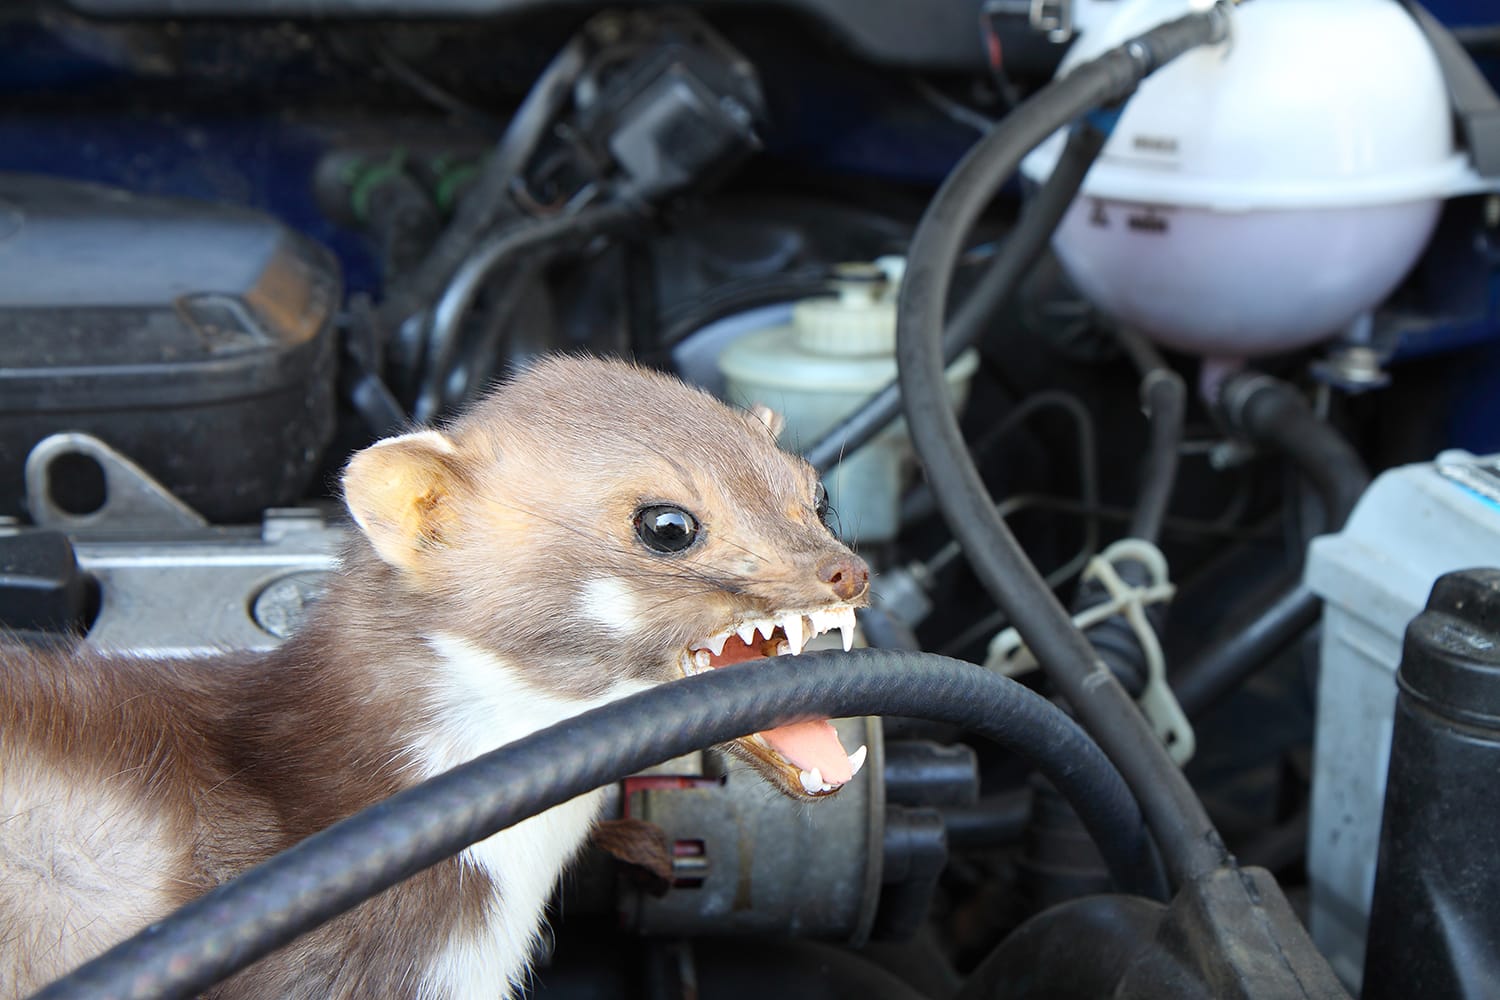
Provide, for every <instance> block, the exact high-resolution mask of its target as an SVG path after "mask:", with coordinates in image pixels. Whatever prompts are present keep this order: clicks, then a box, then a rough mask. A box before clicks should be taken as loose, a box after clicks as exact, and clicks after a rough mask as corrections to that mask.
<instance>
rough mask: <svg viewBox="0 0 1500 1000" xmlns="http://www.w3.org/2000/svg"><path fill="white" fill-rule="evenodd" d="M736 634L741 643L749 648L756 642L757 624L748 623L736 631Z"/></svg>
mask: <svg viewBox="0 0 1500 1000" xmlns="http://www.w3.org/2000/svg"><path fill="white" fill-rule="evenodd" d="M734 634H735V635H737V636H739V637H740V642H743V643H744V644H745V645H747V646H748V645H750V644H751V643H752V642H754V641H755V623H754V622H746V623H745V624H743V625H741V626H740V627H739V628H737V629H735V630H734Z"/></svg>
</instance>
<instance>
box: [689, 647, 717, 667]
mask: <svg viewBox="0 0 1500 1000" xmlns="http://www.w3.org/2000/svg"><path fill="white" fill-rule="evenodd" d="M693 666H695V667H698V668H699V669H700V670H707V669H708V668H709V667H711V666H713V654H712V653H710V652H709V651H708V650H706V649H698V650H694V651H693Z"/></svg>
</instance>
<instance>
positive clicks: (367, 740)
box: [228, 546, 644, 836]
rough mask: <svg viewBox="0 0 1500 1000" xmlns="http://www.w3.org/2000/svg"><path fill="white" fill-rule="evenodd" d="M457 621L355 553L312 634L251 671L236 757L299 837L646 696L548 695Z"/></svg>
mask: <svg viewBox="0 0 1500 1000" xmlns="http://www.w3.org/2000/svg"><path fill="white" fill-rule="evenodd" d="M458 624H459V623H458V622H457V621H455V620H454V619H453V617H452V616H450V615H448V614H445V613H443V611H442V609H439V608H434V607H433V606H432V605H431V603H429V602H427V601H424V600H423V599H422V598H421V597H420V596H418V595H416V594H414V593H413V592H412V591H411V590H410V589H409V588H408V587H407V586H406V584H405V583H404V582H403V581H402V580H401V579H400V577H399V572H398V571H396V570H393V569H391V568H390V567H389V566H387V565H386V564H385V563H383V562H381V561H380V560H379V559H378V558H376V557H375V556H374V554H373V553H371V552H370V551H369V550H368V547H365V546H356V547H354V548H352V549H351V551H350V552H349V553H348V554H347V555H346V558H345V563H344V566H343V569H342V570H341V571H340V572H339V573H338V574H336V575H335V577H334V578H333V579H332V580H331V582H330V587H329V590H328V592H327V594H326V595H325V596H324V597H323V598H322V599H321V600H320V601H319V602H318V604H317V606H316V607H315V609H314V611H313V614H312V615H311V617H310V618H309V620H308V621H307V623H306V624H305V626H304V627H303V628H302V629H301V630H299V632H298V633H297V634H296V635H295V636H293V637H292V638H291V639H290V640H288V641H287V642H286V643H285V644H284V645H283V646H281V647H280V648H279V649H277V650H275V651H273V652H272V653H271V654H269V660H268V661H262V662H261V663H259V664H257V665H256V667H255V668H254V669H253V670H251V671H249V673H250V676H249V677H248V678H247V679H246V680H247V683H248V684H249V686H250V690H248V691H237V692H236V694H235V696H236V697H237V699H238V705H237V706H235V707H232V708H231V715H232V716H233V718H232V720H231V723H230V726H229V729H228V732H229V733H238V734H240V736H241V738H247V739H246V743H247V748H246V749H242V750H238V751H236V750H230V751H229V752H230V753H231V754H232V755H235V754H239V755H246V754H248V755H250V756H252V757H253V758H254V759H250V760H243V761H231V764H232V765H235V764H237V765H239V766H244V767H246V773H255V774H257V775H263V778H262V779H261V780H263V781H264V782H265V784H266V788H265V791H266V793H267V794H268V796H269V797H271V798H273V799H275V800H276V801H278V803H280V804H281V806H280V808H281V810H282V811H283V812H284V814H285V815H286V817H287V819H288V822H289V826H292V827H293V833H294V835H295V836H305V835H307V834H309V833H312V832H314V831H316V830H317V829H320V828H321V827H323V826H326V825H328V824H329V823H331V822H333V821H335V820H337V819H340V818H342V817H343V816H347V815H349V814H351V813H353V812H355V811H358V810H359V809H362V808H364V807H365V806H368V805H372V804H374V803H375V802H377V801H379V800H380V799H383V798H385V797H387V796H389V795H391V794H393V793H395V792H396V791H399V790H400V789H402V788H405V787H409V786H410V785H413V784H416V783H417V782H420V781H422V780H425V779H426V778H429V777H432V776H434V775H436V774H439V773H441V772H442V771H445V770H447V769H449V768H451V767H454V766H456V765H458V764H460V763H463V762H465V761H467V760H471V759H473V758H474V757H476V756H479V755H480V754H482V753H486V752H488V751H489V750H492V749H494V748H495V747H498V746H501V745H503V744H505V743H509V742H512V741H514V740H517V739H520V738H521V737H523V736H526V735H528V734H530V733H532V732H536V731H537V730H539V729H543V728H545V727H547V726H550V725H552V724H554V723H556V722H560V721H562V720H563V719H565V718H568V717H570V716H573V715H576V714H578V713H580V712H582V711H586V710H587V709H588V708H590V707H593V706H594V705H597V704H602V703H603V702H604V701H608V700H611V699H613V698H618V697H621V696H623V695H624V694H628V693H630V692H631V691H633V690H638V689H640V688H641V687H644V685H642V684H637V683H632V682H628V681H623V682H621V683H617V684H613V685H611V687H610V689H609V691H608V693H607V694H604V693H601V694H598V695H594V696H588V695H575V694H570V693H567V692H562V691H556V690H549V689H548V688H546V687H544V686H541V685H538V684H536V683H535V682H534V680H535V678H536V677H537V674H536V671H535V670H531V669H528V665H527V664H522V663H514V662H511V660H510V658H508V657H506V656H505V655H504V654H502V653H495V652H492V651H488V650H486V649H485V648H483V647H482V646H481V645H479V644H478V643H476V642H474V641H473V640H471V639H468V638H465V636H464V635H463V634H462V633H461V632H460V631H458V628H457V626H458ZM528 677H530V678H532V679H531V680H528ZM250 765H253V766H250Z"/></svg>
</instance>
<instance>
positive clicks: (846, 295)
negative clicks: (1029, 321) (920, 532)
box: [719, 258, 979, 543]
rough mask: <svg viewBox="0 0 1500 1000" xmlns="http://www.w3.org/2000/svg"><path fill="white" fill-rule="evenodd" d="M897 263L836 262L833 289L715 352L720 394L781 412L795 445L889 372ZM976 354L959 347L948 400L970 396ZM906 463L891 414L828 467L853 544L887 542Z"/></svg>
mask: <svg viewBox="0 0 1500 1000" xmlns="http://www.w3.org/2000/svg"><path fill="white" fill-rule="evenodd" d="M903 266H904V262H903V261H902V260H901V259H900V258H882V259H881V260H880V261H878V262H876V263H875V264H849V265H844V266H842V267H841V268H840V269H839V274H838V276H837V278H836V279H835V281H834V292H835V294H834V295H832V296H820V297H815V298H809V299H803V300H802V301H800V302H798V303H796V305H795V306H794V307H793V309H792V321H791V323H789V324H779V325H776V326H770V327H766V328H764V329H761V330H755V331H753V332H751V333H748V334H745V335H744V336H742V337H740V338H739V339H737V340H736V341H735V342H734V343H732V344H730V345H729V346H728V347H727V348H726V349H725V350H724V352H723V353H722V354H721V355H720V356H719V369H720V371H721V372H722V373H723V375H724V394H725V397H726V398H727V399H728V400H729V401H730V402H731V403H735V404H738V405H741V406H749V405H751V404H754V403H761V404H764V405H766V406H769V407H770V408H771V409H773V410H775V411H777V412H778V413H780V414H781V415H782V416H784V417H785V418H786V428H785V430H783V431H782V437H781V440H782V443H783V445H785V446H786V447H788V448H791V449H793V450H801V449H802V448H804V447H806V446H807V445H809V444H811V443H812V442H813V441H815V440H816V439H817V438H819V437H820V436H821V435H822V434H823V433H824V432H826V431H827V430H829V429H830V428H832V427H833V426H834V425H835V424H837V423H838V422H839V421H840V420H842V419H843V418H844V417H846V416H848V415H849V414H850V413H851V412H853V411H854V409H855V408H856V407H858V406H859V404H860V403H862V402H864V401H865V400H866V399H868V398H869V397H870V396H871V395H872V394H874V393H875V392H877V391H879V390H880V389H882V388H884V387H885V386H886V385H887V384H888V383H890V382H893V381H895V379H896V292H897V287H898V285H899V283H900V277H901V272H902V268H903ZM978 367H979V356H978V355H977V354H976V353H975V352H974V351H972V350H971V351H966V352H964V353H963V354H962V355H960V356H959V357H958V358H957V359H956V360H955V361H954V362H953V364H952V365H950V366H949V368H948V388H949V392H950V394H951V397H952V399H953V403H954V405H955V406H959V405H961V404H962V403H963V400H964V399H965V398H967V394H968V388H969V382H970V379H972V378H973V375H974V372H975V371H976V370H977V369H978ZM910 464H911V443H910V440H909V438H908V436H907V431H906V423H905V421H896V422H894V423H892V425H891V426H890V427H889V428H887V429H886V430H885V431H884V432H882V433H881V434H880V435H879V436H878V437H876V438H875V439H874V440H872V441H871V442H870V443H869V444H867V445H865V446H864V447H863V448H861V449H860V450H859V451H858V452H857V453H856V454H854V455H851V456H850V457H849V458H848V459H847V460H846V461H844V462H842V463H840V464H839V466H838V467H837V468H836V469H834V470H833V471H831V472H830V473H829V474H828V476H827V479H826V483H827V487H828V499H829V503H830V505H831V506H832V507H833V510H834V512H835V513H836V515H837V523H836V524H835V525H834V527H835V529H836V530H837V531H838V532H839V534H840V535H841V536H843V537H844V538H845V539H847V540H849V541H851V542H856V543H879V542H888V541H891V540H892V539H894V538H895V537H896V533H897V531H898V530H899V528H900V506H901V489H902V485H903V483H904V482H905V481H906V473H907V470H908V469H909V468H910Z"/></svg>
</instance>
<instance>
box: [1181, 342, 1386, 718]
mask: <svg viewBox="0 0 1500 1000" xmlns="http://www.w3.org/2000/svg"><path fill="white" fill-rule="evenodd" d="M1219 408H1220V413H1221V414H1222V416H1223V419H1224V422H1225V424H1226V426H1227V427H1228V428H1229V429H1230V430H1233V431H1237V432H1239V433H1240V434H1243V435H1244V436H1245V437H1247V438H1248V439H1250V440H1251V441H1252V442H1254V443H1255V444H1256V445H1258V446H1260V447H1262V448H1266V449H1269V450H1273V451H1276V452H1279V453H1281V454H1283V455H1285V456H1286V457H1287V458H1288V459H1289V460H1291V462H1292V463H1293V464H1294V465H1295V466H1296V467H1297V472H1298V473H1299V474H1300V475H1301V476H1302V477H1303V478H1304V479H1306V480H1307V481H1308V483H1309V484H1311V485H1312V487H1313V489H1314V490H1315V491H1316V492H1317V494H1318V498H1319V500H1320V502H1321V503H1322V506H1323V517H1324V525H1323V526H1324V529H1325V530H1327V531H1338V530H1339V529H1340V528H1342V527H1343V526H1344V522H1345V521H1347V520H1348V519H1349V515H1350V513H1352V512H1353V510H1354V505H1355V504H1356V503H1358V502H1359V498H1360V497H1361V496H1362V495H1363V494H1364V492H1365V489H1366V488H1367V487H1368V486H1369V485H1370V473H1369V470H1368V469H1367V468H1366V467H1365V463H1364V460H1363V459H1361V458H1360V457H1359V452H1357V451H1355V450H1354V446H1353V445H1351V444H1350V443H1349V442H1348V440H1346V439H1345V438H1344V436H1343V435H1342V434H1340V433H1339V432H1338V430H1337V429H1336V428H1334V427H1332V426H1331V425H1330V424H1328V422H1327V421H1324V420H1320V419H1318V416H1317V414H1315V413H1314V412H1313V411H1312V408H1311V407H1309V406H1308V405H1307V401H1306V400H1304V399H1303V398H1302V394H1301V393H1299V392H1298V391H1297V390H1296V389H1295V388H1294V387H1293V386H1291V385H1288V384H1287V383H1285V382H1283V381H1281V380H1280V379H1277V378H1273V377H1272V376H1270V375H1264V374H1261V373H1259V372H1248V373H1245V374H1241V375H1236V376H1233V377H1232V378H1230V379H1228V380H1226V381H1225V383H1224V385H1223V387H1222V388H1221V389H1220V393H1219ZM1322 609H1323V604H1322V602H1321V601H1320V600H1319V599H1318V595H1316V594H1314V593H1313V592H1312V591H1310V590H1308V589H1307V588H1306V587H1304V586H1303V585H1302V584H1301V583H1300V582H1294V583H1292V584H1291V585H1290V586H1288V587H1287V588H1286V589H1285V590H1284V591H1282V593H1281V594H1280V595H1279V596H1277V597H1276V598H1275V599H1274V600H1272V601H1271V603H1270V604H1269V605H1267V606H1266V608H1265V610H1263V611H1262V612H1261V613H1260V614H1259V615H1257V616H1256V617H1255V618H1254V619H1253V620H1252V621H1251V622H1250V623H1249V624H1248V625H1246V626H1244V627H1243V628H1240V629H1237V630H1236V631H1235V632H1234V633H1233V634H1231V635H1229V636H1227V637H1225V638H1224V639H1223V640H1222V641H1220V642H1218V643H1216V644H1215V645H1214V646H1212V647H1210V648H1209V649H1207V650H1205V651H1204V652H1203V653H1202V654H1200V655H1199V656H1198V657H1197V658H1196V659H1194V660H1193V661H1192V662H1191V663H1188V664H1186V665H1184V667H1183V668H1182V669H1181V670H1180V671H1178V672H1177V673H1176V675H1175V676H1174V678H1173V685H1172V686H1173V689H1174V690H1175V691H1176V693H1177V700H1178V702H1180V703H1181V705H1182V709H1183V711H1184V712H1186V713H1187V714H1188V715H1189V716H1197V715H1201V714H1202V713H1203V712H1205V711H1207V710H1208V709H1209V708H1212V707H1213V706H1214V705H1215V704H1217V703H1218V702H1219V701H1220V699H1222V698H1224V697H1225V696H1226V695H1228V694H1229V693H1230V692H1232V691H1234V690H1235V689H1236V688H1238V687H1239V686H1240V685H1241V684H1243V683H1244V682H1245V680H1246V679H1247V678H1248V677H1250V676H1251V675H1252V674H1254V673H1255V672H1256V671H1257V670H1259V669H1260V668H1261V667H1262V666H1264V665H1265V664H1266V663H1268V662H1269V661H1270V660H1271V659H1272V657H1274V656H1275V655H1276V654H1278V653H1280V652H1281V651H1282V650H1284V649H1286V648H1287V647H1288V646H1290V645H1291V644H1292V643H1293V642H1295V641H1296V640H1297V639H1298V638H1299V637H1301V636H1302V635H1303V634H1305V633H1306V632H1307V630H1308V629H1310V628H1312V627H1313V626H1314V625H1316V624H1317V622H1318V617H1319V615H1320V614H1321V613H1322Z"/></svg>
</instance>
